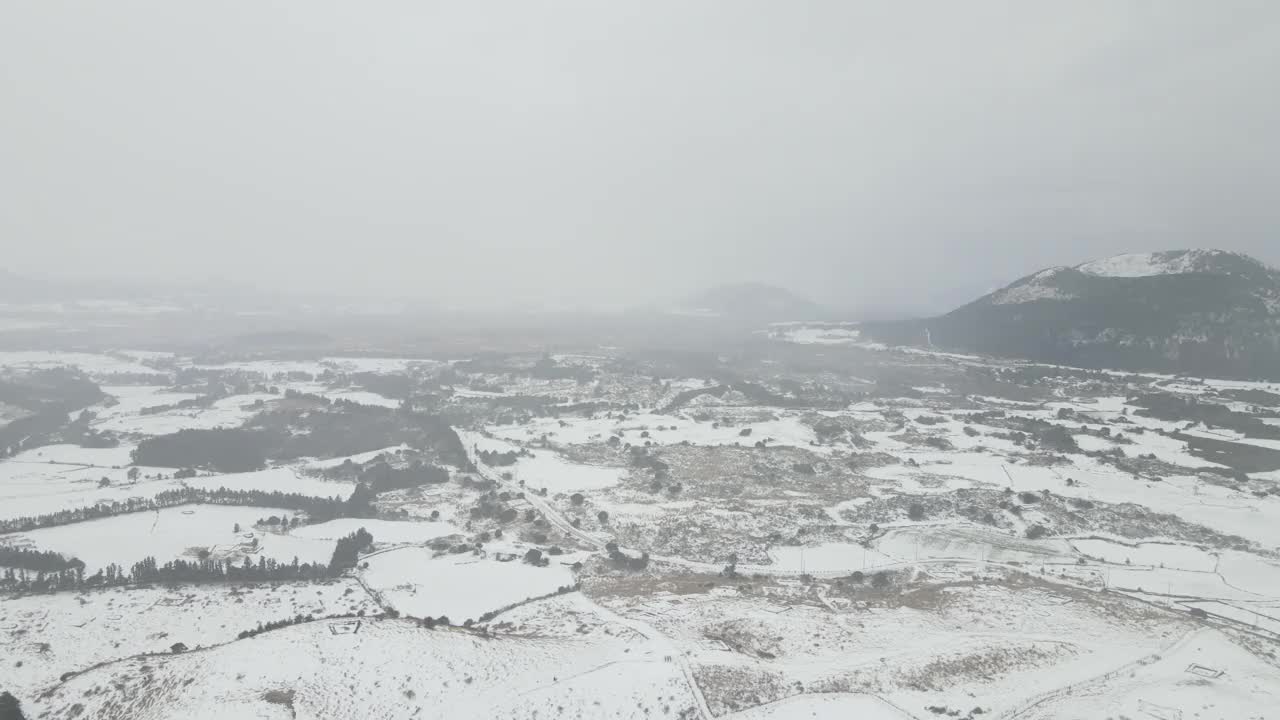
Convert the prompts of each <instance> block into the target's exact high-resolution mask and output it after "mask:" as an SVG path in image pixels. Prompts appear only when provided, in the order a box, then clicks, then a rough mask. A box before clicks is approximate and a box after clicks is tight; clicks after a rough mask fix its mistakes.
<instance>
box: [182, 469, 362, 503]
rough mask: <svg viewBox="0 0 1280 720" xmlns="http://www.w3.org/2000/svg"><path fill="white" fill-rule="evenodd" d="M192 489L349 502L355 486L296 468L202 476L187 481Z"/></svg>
mask: <svg viewBox="0 0 1280 720" xmlns="http://www.w3.org/2000/svg"><path fill="white" fill-rule="evenodd" d="M184 482H185V483H186V484H187V485H190V486H191V487H197V488H203V489H205V490H217V489H218V488H227V489H228V490H261V491H263V492H274V491H279V492H282V493H297V494H299V495H312V496H315V497H323V498H330V497H340V498H344V499H345V498H348V497H350V496H351V491H352V490H354V489H355V483H351V482H343V481H339V480H323V479H321V478H317V477H311V476H308V475H301V474H299V473H298V472H297V471H296V470H294V469H293V468H288V467H279V468H270V469H267V470H257V471H254V472H243V473H228V474H223V475H200V476H198V477H193V478H187V479H186V480H185V481H184Z"/></svg>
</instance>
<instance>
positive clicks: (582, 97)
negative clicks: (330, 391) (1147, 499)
mask: <svg viewBox="0 0 1280 720" xmlns="http://www.w3.org/2000/svg"><path fill="white" fill-rule="evenodd" d="M1229 5H1230V6H1231V7H1230V8H1227V7H1225V6H1224V5H1223V4H1221V3H1216V4H1208V3H1201V2H1164V3H1137V2H1123V3H1121V2H1082V3H1052V4H1051V3H1002V2H971V3H963V4H959V3H945V4H944V3H932V4H904V3H890V2H876V3H862V2H859V3H851V2H811V3H766V2H706V3H694V4H690V3H675V2H652V3H643V4H640V5H636V4H626V5H624V4H618V3H590V2H560V3H459V4H436V3H391V2H388V3H379V4H377V5H372V6H371V5H368V4H361V5H351V4H345V3H331V2H314V3H307V4H305V5H298V4H287V3H252V4H229V5H228V4H219V5H208V6H201V7H195V6H191V5H187V4H174V3H160V2H121V3H111V4H90V5H86V4H81V3H68V2H52V1H47V2H39V3H16V2H10V3H6V4H5V6H4V8H3V9H2V10H0V157H2V158H3V161H2V162H0V198H2V199H0V236H3V237H4V238H5V241H4V247H5V249H6V252H5V253H4V260H3V263H0V267H3V268H5V269H7V270H10V271H12V272H15V273H21V274H24V275H28V276H36V277H45V276H48V277H64V278H65V277H71V278H111V279H115V280H125V281H129V282H135V281H136V282H139V283H148V282H166V283H179V284H183V283H192V284H200V285H201V286H216V285H218V284H220V283H223V282H226V283H234V284H235V286H236V287H241V286H243V287H252V288H257V289H259V290H265V291H269V292H281V293H325V294H337V295H359V296H369V297H405V298H413V299H416V300H420V301H425V302H431V303H439V304H441V305H447V306H450V307H454V306H467V307H486V308H503V307H523V308H528V307H533V306H539V307H568V308H579V309H602V308H616V307H626V306H630V305H634V304H641V303H648V302H655V301H662V300H665V299H670V298H672V297H676V296H680V295H683V294H686V293H689V292H692V291H695V290H699V289H702V288H705V287H708V286H712V285H716V284H720V283H727V282H739V281H748V280H751V281H761V282H767V283H773V284H777V285H782V286H786V287H788V288H790V289H792V290H794V291H796V292H798V293H800V294H802V295H806V296H808V297H811V298H813V299H814V300H817V301H819V302H822V303H826V304H828V305H831V306H834V307H839V308H844V309H848V310H850V311H852V312H855V313H856V312H859V311H872V310H875V311H878V310H886V309H892V310H896V311H904V312H919V313H928V312H937V311H941V310H946V309H948V308H950V307H952V306H954V305H956V304H958V303H960V302H964V301H966V300H968V299H971V298H972V297H975V296H976V295H979V294H981V293H984V292H986V291H988V290H990V289H992V288H994V287H998V286H1002V285H1005V284H1007V283H1008V282H1010V281H1011V280H1013V279H1014V278H1017V277H1020V276H1022V275H1025V274H1027V273H1029V272H1032V271H1034V270H1036V269H1038V268H1041V267H1046V266H1051V265H1059V264H1075V263H1080V262H1084V261H1086V260H1089V259H1091V258H1095V257H1099V256H1105V255H1110V254H1115V253H1121V252H1137V251H1151V250H1160V249H1167V248H1181V247H1217V248H1223V249H1227V250H1237V251H1242V252H1246V253H1250V254H1253V255H1255V256H1256V257H1258V258H1259V259H1261V260H1264V261H1266V262H1271V263H1273V264H1274V263H1277V262H1280V244H1277V243H1276V241H1275V237H1274V228H1275V227H1277V224H1278V223H1280V207H1278V206H1277V204H1276V203H1275V201H1274V198H1275V197H1276V195H1277V191H1280V171H1278V170H1277V167H1280V163H1277V160H1278V159H1280V157H1278V152H1277V151H1278V149H1280V148H1278V146H1277V141H1276V138H1275V130H1274V128H1276V127H1280V96H1278V95H1277V94H1276V93H1274V92H1268V91H1267V90H1266V88H1267V87H1268V84H1269V83H1270V82H1273V81H1274V78H1275V77H1276V76H1277V74H1280V7H1277V6H1276V5H1275V4H1274V3H1266V2H1237V3H1229Z"/></svg>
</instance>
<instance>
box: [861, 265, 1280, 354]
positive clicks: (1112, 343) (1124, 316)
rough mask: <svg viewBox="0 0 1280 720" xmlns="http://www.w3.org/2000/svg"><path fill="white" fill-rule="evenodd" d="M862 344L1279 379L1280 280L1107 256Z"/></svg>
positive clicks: (1262, 269) (1267, 270)
mask: <svg viewBox="0 0 1280 720" xmlns="http://www.w3.org/2000/svg"><path fill="white" fill-rule="evenodd" d="M862 329H863V334H864V336H865V337H868V338H869V339H875V340H879V341H882V342H889V343H894V344H907V345H933V346H937V347H942V348H949V349H957V350H967V351H976V352H986V353H991V354H996V355H1008V356H1014V357H1024V358H1029V359H1032V360H1037V361H1042V362H1052V363H1060V364H1067V365H1079V366H1084V367H1111V368H1118V369H1130V370H1150V371H1160V372H1186V373H1192V374H1203V375H1226V376H1237V377H1264V378H1268V379H1280V271H1277V270H1276V269H1274V268H1271V267H1268V266H1267V265H1264V264H1263V263H1261V262H1259V261H1257V260H1255V259H1253V258H1251V257H1249V256H1247V255H1242V254H1239V253H1232V252H1226V251H1222V250H1172V251H1166V252H1157V253H1145V254H1132V255H1117V256H1115V257H1110V258H1105V259H1102V260H1095V261H1093V262H1088V263H1084V264H1083V265H1077V266H1075V267H1054V268H1048V269H1045V270H1041V271H1040V272H1037V273H1035V274H1032V275H1028V276H1027V277H1024V278H1022V279H1020V280H1018V281H1017V282H1014V283H1012V284H1011V285H1009V286H1007V287H1004V288H1001V289H999V290H997V291H995V292H993V293H990V294H988V295H986V296H984V297H981V298H979V299H977V300H975V301H973V302H971V303H969V304H968V305H965V306H963V307H961V308H958V309H956V310H954V311H952V312H950V313H948V314H946V315H943V316H941V317H936V318H930V319H927V320H914V321H906V322H896V323H871V324H867V325H864V326H863V328H862Z"/></svg>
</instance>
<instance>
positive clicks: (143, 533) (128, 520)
mask: <svg viewBox="0 0 1280 720" xmlns="http://www.w3.org/2000/svg"><path fill="white" fill-rule="evenodd" d="M272 515H274V516H276V517H285V516H288V517H292V516H293V515H294V513H293V512H292V511H290V510H282V509H280V508H266V507H240V506H234V505H182V506H179V507H171V508H164V509H161V510H158V511H154V512H138V513H128V514H125V515H116V516H114V517H108V518H102V519H99V520H89V521H86V522H81V523H75V524H73V525H60V526H57V527H48V528H40V529H38V530H31V531H28V532H23V533H18V534H16V535H12V536H4V537H5V538H6V539H8V540H10V541H11V542H13V541H16V542H17V543H18V544H23V543H30V544H31V545H34V546H35V547H36V548H38V549H40V550H52V551H54V552H58V553H62V554H64V555H66V556H68V557H76V558H79V559H80V560H82V561H84V564H85V572H86V573H87V574H92V573H94V572H96V571H98V570H99V569H101V568H103V567H105V566H107V565H109V564H111V563H115V564H117V565H120V566H121V567H123V568H124V569H125V570H126V571H127V570H128V569H129V568H130V567H131V566H132V565H133V564H134V563H136V562H138V561H139V560H142V559H143V558H146V557H154V558H155V559H156V561H157V562H158V563H161V564H163V563H165V562H166V561H169V560H177V559H185V560H195V559H196V558H197V556H198V553H199V551H200V550H209V551H210V553H211V555H212V556H213V557H215V558H222V557H232V558H240V557H243V556H244V555H246V554H254V551H253V550H251V549H250V547H249V546H248V545H249V543H250V542H251V540H250V539H249V538H247V537H245V536H246V534H249V533H251V532H252V530H253V525H254V523H255V522H257V521H258V520H259V519H265V518H268V517H271V516H272ZM236 525H239V526H240V527H241V532H239V533H236V532H235V526H236ZM257 536H258V537H259V538H260V543H261V547H262V549H261V554H262V555H264V556H266V557H274V558H275V559H277V560H279V561H281V562H290V561H292V560H293V558H294V556H295V555H302V554H305V555H308V556H309V557H310V559H311V560H312V561H316V560H319V561H323V562H326V563H327V562H328V560H329V557H330V556H331V555H332V554H333V543H332V542H327V543H326V541H322V540H307V541H306V543H305V544H304V543H302V542H289V540H290V539H291V538H285V539H284V540H281V536H275V535H272V534H270V533H257ZM299 540H301V539H299ZM308 548H309V549H308ZM300 551H301V552H300ZM255 557H256V554H255ZM299 559H300V560H301V561H303V562H306V561H307V558H302V557H300V558H299Z"/></svg>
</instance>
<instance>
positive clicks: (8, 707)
mask: <svg viewBox="0 0 1280 720" xmlns="http://www.w3.org/2000/svg"><path fill="white" fill-rule="evenodd" d="M26 717H27V716H26V715H23V714H22V703H20V702H18V698H16V697H14V696H13V695H10V694H9V693H8V692H7V691H6V692H0V720H26Z"/></svg>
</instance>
